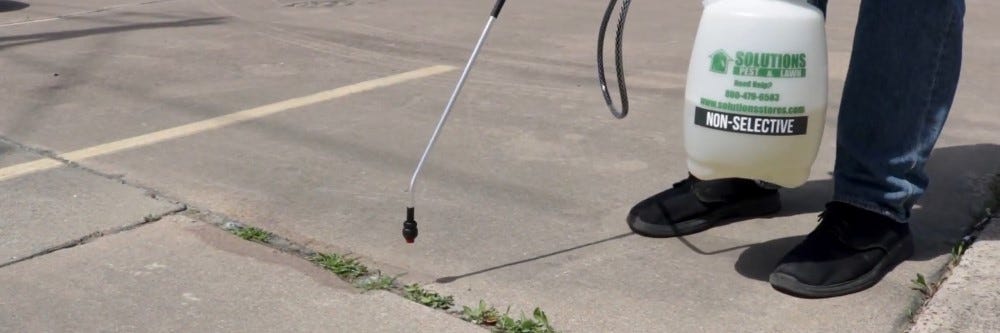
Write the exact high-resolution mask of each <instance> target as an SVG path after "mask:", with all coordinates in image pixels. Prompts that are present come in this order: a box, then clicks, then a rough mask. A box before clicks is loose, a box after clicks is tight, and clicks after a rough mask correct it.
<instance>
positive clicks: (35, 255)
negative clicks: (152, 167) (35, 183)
mask: <svg viewBox="0 0 1000 333" xmlns="http://www.w3.org/2000/svg"><path fill="white" fill-rule="evenodd" d="M185 210H187V207H186V206H184V205H181V206H180V207H177V208H175V209H173V210H170V211H167V212H165V213H162V214H159V215H147V216H146V217H144V218H143V219H142V221H139V222H137V223H132V224H129V225H125V226H122V227H118V228H113V229H108V230H101V231H95V232H93V233H91V234H89V235H86V236H83V237H80V238H77V239H73V240H70V241H67V242H65V243H62V244H59V245H55V246H51V247H48V248H45V249H43V250H41V251H38V252H35V253H32V254H30V255H28V256H25V257H21V258H17V259H15V260H12V261H8V262H3V263H0V268H4V267H7V266H10V265H14V264H17V263H20V262H25V261H28V260H31V259H34V258H38V257H41V256H44V255H47V254H49V253H53V252H57V251H61V250H65V249H69V248H73V247H76V246H79V245H83V244H87V243H90V242H92V241H94V240H97V239H99V238H101V237H104V236H110V235H115V234H119V233H122V232H126V231H129V230H133V229H136V228H138V227H141V226H144V225H147V224H150V223H153V222H156V221H160V220H162V219H163V218H164V217H167V216H170V215H174V214H177V213H180V212H183V211H185Z"/></svg>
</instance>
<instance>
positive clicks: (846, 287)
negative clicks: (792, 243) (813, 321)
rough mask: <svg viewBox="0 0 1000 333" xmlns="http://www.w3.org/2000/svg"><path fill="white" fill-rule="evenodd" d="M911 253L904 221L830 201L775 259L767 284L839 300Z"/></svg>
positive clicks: (872, 281)
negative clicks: (800, 237) (810, 228)
mask: <svg viewBox="0 0 1000 333" xmlns="http://www.w3.org/2000/svg"><path fill="white" fill-rule="evenodd" d="M912 255H913V237H912V236H911V235H910V228H909V225H907V224H906V223H900V222H897V221H895V220H892V219H890V218H888V217H886V216H883V215H880V214H877V213H874V212H870V211H867V210H864V209H861V208H857V207H854V206H852V205H848V204H845V203H839V202H831V203H829V204H827V207H826V211H825V212H823V213H822V214H821V215H820V224H819V226H818V227H816V229H815V230H814V231H813V232H812V233H810V234H809V236H807V237H806V239H805V240H804V241H803V242H802V243H801V244H799V245H798V246H796V247H795V248H794V249H792V251H791V252H789V253H788V254H787V255H786V256H785V258H784V259H782V260H781V262H780V263H779V264H778V266H777V268H775V270H774V272H773V273H771V277H770V282H771V286H773V287H774V288H775V289H777V290H778V291H781V292H784V293H787V294H790V295H793V296H799V297H806V298H822V297H834V296H842V295H847V294H851V293H855V292H858V291H862V290H865V289H867V288H869V287H871V286H874V285H875V284H877V283H878V282H879V281H880V280H881V279H882V278H883V277H884V276H885V275H886V273H888V272H889V271H891V270H892V269H893V268H894V267H896V265H898V264H899V263H901V262H903V261H905V260H906V259H909V258H910V257H911V256H912Z"/></svg>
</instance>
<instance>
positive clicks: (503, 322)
mask: <svg viewBox="0 0 1000 333" xmlns="http://www.w3.org/2000/svg"><path fill="white" fill-rule="evenodd" d="M493 332H496V333H555V332H556V330H555V329H554V328H552V325H550V324H549V318H548V316H546V315H545V312H544V311H542V309H540V308H535V311H534V313H533V316H532V318H525V316H524V314H523V313H522V314H521V318H520V319H514V318H512V317H511V316H509V315H507V314H504V315H503V316H502V317H500V320H499V321H497V325H496V327H494V328H493Z"/></svg>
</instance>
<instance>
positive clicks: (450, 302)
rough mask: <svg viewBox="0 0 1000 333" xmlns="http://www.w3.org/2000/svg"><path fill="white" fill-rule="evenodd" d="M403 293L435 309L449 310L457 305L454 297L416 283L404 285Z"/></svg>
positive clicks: (409, 298) (412, 299)
mask: <svg viewBox="0 0 1000 333" xmlns="http://www.w3.org/2000/svg"><path fill="white" fill-rule="evenodd" d="M403 293H404V296H405V297H406V299H408V300H411V301H414V302H417V303H420V304H423V305H425V306H428V307H431V308H434V309H442V310H447V309H449V308H451V307H452V306H454V305H455V298H454V297H452V296H441V294H438V293H436V292H433V291H430V290H427V289H424V288H422V287H420V285H419V284H416V283H414V284H410V285H406V286H404V287H403Z"/></svg>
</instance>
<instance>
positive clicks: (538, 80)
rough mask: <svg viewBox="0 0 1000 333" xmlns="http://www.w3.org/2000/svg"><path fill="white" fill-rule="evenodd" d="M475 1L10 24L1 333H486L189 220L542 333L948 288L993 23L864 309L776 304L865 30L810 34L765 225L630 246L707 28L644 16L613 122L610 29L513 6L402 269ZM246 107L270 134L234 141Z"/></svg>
mask: <svg viewBox="0 0 1000 333" xmlns="http://www.w3.org/2000/svg"><path fill="white" fill-rule="evenodd" d="M487 2H488V1H467V0H441V1H439V2H435V4H434V5H428V3H427V2H426V1H421V0H371V1H353V0H335V1H292V0H206V1H196V0H166V1H135V2H129V1H127V0H120V1H116V0H84V1H77V2H74V3H73V4H67V3H66V2H64V1H56V0H38V1H31V3H30V6H28V7H25V8H20V9H17V10H12V11H8V12H0V29H2V31H3V35H2V36H0V68H3V77H4V79H3V80H2V81H0V95H2V96H4V103H3V107H2V109H0V135H2V137H3V138H4V142H6V143H7V144H6V145H2V146H0V199H2V200H0V256H2V257H0V266H2V267H0V282H4V283H2V284H0V307H3V308H2V309H0V313H4V314H7V313H10V314H13V315H16V317H0V330H3V331H7V330H9V331H34V330H52V331H89V330H105V329H106V330H112V331H113V330H119V331H168V330H174V331H192V330H195V331H197V330H202V331H205V330H208V331H244V330H249V331H295V330H298V331H331V330H340V329H342V330H344V331H375V332H382V331H412V330H419V331H429V332H432V331H444V332H452V331H463V330H469V329H471V330H480V328H477V327H475V326H472V325H470V324H468V323H465V322H462V321H461V320H460V319H458V318H456V317H455V316H451V315H448V314H445V313H443V312H440V311H429V310H428V309H426V308H423V307H420V306H418V305H416V304H415V303H412V302H409V301H406V300H405V299H403V298H402V297H400V296H398V295H396V294H390V293H377V292H376V293H366V294H359V293H358V292H357V291H356V290H353V289H350V288H348V286H346V285H345V284H344V283H343V282H341V281H339V280H337V279H335V278H333V277H332V276H331V275H330V274H328V273H326V272H323V271H319V270H318V269H317V268H315V267H314V266H312V265H311V264H308V263H307V262H305V261H302V260H301V259H298V258H294V257H292V256H287V255H284V254H281V253H275V252H274V251H275V250H272V249H268V248H266V247H264V246H261V245H259V244H251V243H245V242H243V241H242V240H239V239H238V238H236V237H235V236H231V235H227V234H225V233H223V232H222V231H219V230H216V229H214V228H215V227H214V226H211V224H212V223H208V224H206V223H205V221H203V220H200V218H192V217H190V216H188V215H186V214H188V213H190V212H180V213H178V211H180V210H183V209H185V207H193V208H195V209H197V210H199V211H203V212H208V213H211V214H212V215H213V216H224V217H226V218H228V219H232V220H236V221H239V222H241V223H243V224H246V225H249V226H254V227H259V228H262V229H264V230H268V231H270V232H273V233H275V234H278V235H281V236H282V237H284V238H287V239H289V240H290V241H291V242H294V243H296V244H300V245H302V246H306V247H308V248H310V249H313V250H315V251H322V252H335V253H352V254H355V255H358V256H361V257H362V258H363V260H364V262H365V263H366V264H368V265H369V266H371V267H374V268H378V269H381V270H384V271H386V272H390V273H393V274H396V273H399V274H404V273H405V274H404V275H402V276H401V278H400V282H401V283H420V284H422V285H425V286H428V287H429V288H431V289H433V290H436V291H439V292H441V293H443V294H447V295H453V296H455V298H456V300H457V303H458V304H459V307H460V306H461V305H474V304H477V303H478V302H479V301H480V300H485V301H487V302H489V303H490V304H493V305H495V306H497V307H498V308H500V309H501V311H502V310H504V309H506V308H507V306H510V309H511V313H513V314H518V313H521V312H522V311H523V312H525V313H530V311H531V310H532V309H533V308H535V307H541V308H542V309H544V310H545V311H546V313H547V314H548V315H549V318H550V319H551V320H552V322H553V324H554V325H555V326H556V327H557V328H558V329H560V331H566V332H662V331H665V330H666V331H679V332H719V331H754V332H758V331H773V332H786V331H797V332H811V331H849V332H891V331H898V330H901V329H905V328H907V327H909V325H910V324H909V320H910V319H909V318H908V317H907V312H908V310H909V309H910V307H911V305H912V304H913V303H914V302H915V301H916V300H918V299H919V293H918V292H916V291H914V290H912V289H911V285H912V283H911V280H912V279H913V278H914V277H915V276H916V275H917V274H923V275H927V276H931V275H933V273H934V272H937V271H939V270H940V269H941V267H944V266H945V265H946V264H947V262H948V261H949V260H950V250H951V248H952V246H953V245H954V244H955V243H956V242H957V241H958V240H959V239H960V238H961V237H962V236H964V235H965V233H966V231H967V229H968V227H969V226H970V225H972V224H973V223H974V222H975V220H974V219H973V218H972V215H975V214H979V213H980V211H979V209H980V208H981V203H982V202H984V201H985V200H986V199H987V198H988V194H987V193H986V192H983V191H982V188H983V186H984V184H985V181H986V180H988V179H989V178H990V177H991V175H993V174H994V173H995V172H996V171H997V169H998V167H1000V131H998V130H997V129H998V128H1000V121H998V120H997V117H996V108H995V106H996V105H1000V95H998V94H996V91H995V90H996V89H995V87H996V86H997V84H998V83H1000V82H998V80H997V77H1000V63H998V61H1000V60H998V58H997V57H996V56H995V55H996V54H1000V36H998V35H997V34H996V33H995V32H996V31H997V29H998V28H1000V23H997V22H996V20H995V17H996V16H997V15H998V14H1000V4H998V3H996V2H995V1H986V0H969V1H968V3H969V8H970V11H969V13H968V15H967V23H966V29H967V30H966V31H967V34H966V35H967V41H966V60H965V65H964V66H963V68H964V72H963V76H962V83H961V86H960V88H959V93H958V96H957V99H956V103H955V108H954V110H953V111H952V114H951V115H950V118H949V123H948V126H947V127H946V129H945V130H944V133H943V134H942V136H941V140H940V142H939V145H938V146H937V149H936V150H935V151H934V153H933V156H932V160H931V161H930V162H929V165H928V172H929V173H930V175H931V179H932V186H931V188H930V189H929V190H928V192H927V193H926V195H925V196H924V198H922V200H921V201H920V203H919V207H918V208H917V209H916V210H915V212H914V219H913V221H912V222H913V228H914V231H915V235H916V241H917V243H918V246H919V251H918V253H917V254H916V256H915V257H914V258H913V259H912V260H910V261H908V262H906V263H904V264H902V265H900V266H899V267H898V268H897V269H896V270H895V271H893V272H892V273H891V274H890V275H889V276H888V277H887V278H886V279H885V280H884V281H883V282H882V283H880V284H879V285H877V286H876V287H874V288H872V289H870V290H867V291H864V292H862V293H858V294H855V295H850V296H846V297H840V298H834V299H825V300H803V299H798V298H793V297H789V296H786V295H784V294H781V293H778V292H775V291H774V290H773V289H772V288H771V287H770V285H769V284H768V283H767V281H766V277H767V274H768V273H769V271H770V269H771V268H772V267H773V266H774V264H775V262H776V261H777V260H778V259H779V258H780V257H781V256H782V255H783V254H784V253H785V252H786V251H787V250H788V249H790V248H791V247H792V246H794V245H795V243H796V242H798V241H799V240H801V239H802V237H803V235H804V234H806V233H807V232H809V231H810V230H812V228H813V227H814V226H815V225H816V217H817V214H818V213H819V212H820V211H821V210H822V208H823V203H824V202H825V201H826V200H828V199H829V197H830V194H831V192H832V184H831V177H830V174H829V173H830V172H831V170H832V167H833V164H834V148H835V146H834V143H835V138H834V133H835V129H836V125H837V124H836V115H837V107H838V106H839V105H838V103H837V101H839V98H840V89H839V88H840V86H841V85H842V84H843V79H844V76H845V73H846V68H847V64H848V61H849V55H850V48H851V39H852V37H853V29H854V20H855V13H856V12H857V3H856V2H835V3H832V4H831V7H830V18H829V22H828V31H829V45H830V78H831V81H830V86H831V90H830V101H831V105H830V110H829V114H828V122H827V124H828V127H827V128H826V130H825V133H826V136H825V137H824V141H823V145H822V147H821V150H820V154H819V157H818V159H817V162H816V166H815V168H814V170H813V174H812V175H811V178H810V181H809V182H808V183H807V184H805V185H804V186H802V187H800V188H796V189H789V190H785V191H783V192H782V198H783V199H782V200H783V205H784V209H783V210H782V212H780V213H778V214H775V215H774V216H769V217H766V218H761V219H754V220H749V221H743V222H739V223H732V224H728V225H724V226H720V227H718V228H714V229H712V230H709V231H706V232H704V233H700V234H697V235H692V236H690V237H684V238H677V239H650V238H644V237H640V236H637V235H634V234H632V233H630V232H629V230H628V228H627V227H626V225H625V223H624V218H625V215H626V213H627V211H628V210H629V208H630V207H631V206H632V205H634V204H635V203H636V202H638V201H640V200H642V199H644V198H646V197H647V196H649V195H651V194H653V193H657V192H659V191H661V190H663V188H665V187H667V186H669V185H670V184H671V183H673V182H674V181H676V180H678V179H680V178H682V177H684V176H685V175H686V170H685V166H684V162H683V160H684V150H683V143H682V140H681V139H680V138H681V137H682V126H681V125H682V124H681V119H682V117H681V116H682V115H681V112H679V110H680V108H681V106H682V105H683V91H684V82H685V73H686V70H687V63H688V61H687V60H688V58H689V57H690V49H691V46H692V45H691V44H692V41H693V37H694V29H695V28H696V27H697V23H698V17H699V13H700V10H701V7H700V3H699V2H698V1H661V2H645V3H641V4H640V3H636V4H635V5H634V6H635V7H633V10H634V11H633V13H632V14H630V21H629V28H628V29H629V30H628V31H629V36H628V39H627V42H626V64H627V66H628V68H627V71H628V73H629V79H630V81H629V82H630V88H631V89H632V90H631V93H632V98H633V99H632V107H633V112H632V115H630V117H629V118H628V119H626V120H624V121H618V120H614V119H612V117H611V116H610V115H609V114H608V113H607V111H606V109H605V108H604V102H603V100H602V99H601V97H600V93H599V90H598V89H597V86H596V83H595V74H594V59H593V57H594V53H595V52H594V50H593V47H594V45H595V43H596V39H595V38H596V36H595V33H596V31H597V24H598V23H599V19H600V14H601V13H602V12H603V8H604V6H605V5H606V3H605V2H603V1H585V2H582V1H578V0H547V1H510V2H508V7H507V9H505V15H504V17H503V18H502V19H501V20H500V21H498V22H497V26H496V28H495V30H494V33H493V34H492V37H491V39H490V41H489V43H488V44H487V47H486V49H485V50H484V53H483V54H482V58H481V59H480V62H479V65H478V67H477V68H476V70H475V71H474V72H473V75H472V77H471V78H470V81H469V82H468V86H467V87H466V89H465V91H464V92H463V97H462V99H461V100H460V101H459V104H458V105H457V107H456V109H455V113H454V114H453V116H452V118H451V120H450V123H449V127H448V128H447V129H446V131H445V133H444V136H442V138H441V141H440V142H439V145H438V148H437V150H436V151H435V153H434V155H433V156H432V159H431V160H430V162H429V164H428V166H427V169H426V172H425V174H424V175H425V176H426V178H423V179H422V182H421V183H420V184H419V187H418V195H419V197H418V198H419V201H418V211H417V214H418V215H417V220H418V221H419V222H420V228H421V236H420V238H419V239H418V241H417V243H416V244H414V245H406V244H404V243H403V242H402V240H401V237H400V233H399V232H400V227H401V223H402V221H403V218H404V212H405V211H404V207H405V204H406V202H407V199H408V196H407V194H406V193H403V189H405V188H406V185H407V182H408V180H409V175H410V172H412V168H413V167H414V166H415V164H416V162H417V159H418V158H419V156H420V152H421V151H422V149H423V147H424V144H425V143H426V140H427V139H428V136H429V135H430V131H431V130H432V129H433V127H434V125H435V123H436V122H437V117H438V115H439V114H440V111H441V109H442V107H443V106H444V104H445V103H446V102H447V97H448V95H449V94H450V92H451V89H452V88H453V85H454V83H455V80H456V79H457V77H458V71H456V70H451V71H441V72H434V73H433V74H426V73H429V72H428V68H431V69H433V68H442V67H439V66H442V65H444V66H452V67H460V66H461V65H463V64H464V61H465V59H466V57H467V56H468V52H469V51H470V48H471V46H472V44H473V43H474V42H475V38H476V37H477V36H478V33H479V32H480V31H481V28H482V24H483V23H484V21H485V19H486V14H487V12H488V9H489V8H488V7H489V4H488V3H487ZM414 72H418V73H425V74H421V75H417V76H414V77H412V78H411V79H407V80H395V81H393V80H389V81H392V83H391V84H371V82H382V83H384V82H386V81H385V80H386V78H393V77H397V76H398V75H400V74H402V73H414ZM362 88H364V89H362ZM317 94H318V95H321V96H326V97H323V98H318V99H317V98H315V96H317ZM303 96H312V97H309V98H305V99H303V98H302V97H303ZM304 100H307V101H308V102H303V101H304ZM260 110H265V111H266V110H271V111H274V110H280V112H273V113H266V112H263V113H262V112H257V113H254V112H250V114H256V116H254V117H253V118H247V119H244V121H240V122H226V119H230V120H231V119H232V118H231V116H228V115H232V114H237V113H239V114H241V115H245V114H247V113H243V112H247V111H260ZM227 117H229V118H227ZM220 119H221V120H220ZM192 124H195V125H197V126H191V125H192ZM206 124H208V125H206ZM178 128H180V129H181V130H184V131H178V130H177V129H178ZM164 133H167V134H166V135H165V134H164ZM177 133H181V134H177ZM57 159H63V160H66V159H68V160H69V161H57ZM64 162H70V163H64ZM46 165H48V166H46ZM42 166H44V167H42ZM18 170H20V171H18ZM25 170H28V171H25ZM15 171H17V172H15ZM6 175H10V176H6ZM123 183H124V184H123ZM163 216H166V218H164V219H162V220H160V218H161V217H163ZM192 220H193V222H192ZM209 222H211V221H209ZM984 235H985V236H983V237H982V240H981V241H982V243H980V245H982V246H984V248H985V247H986V246H989V245H988V244H991V243H990V242H989V241H995V239H994V238H995V236H990V235H995V234H984ZM980 245H977V246H980ZM53 251H54V252H53ZM977 251H981V250H977ZM973 255H975V252H970V256H973ZM25 258H30V259H25ZM970 258H973V259H969V260H968V261H966V262H965V264H969V265H972V264H971V263H975V262H977V260H978V259H974V258H976V257H974V256H973V257H970ZM984 260H985V261H986V262H991V260H993V259H983V260H978V261H984ZM162 266H166V267H162ZM979 267H986V266H979ZM956 276H959V275H956ZM960 281H961V279H956V280H950V282H949V283H959V282H960ZM67 282H68V283H67ZM967 285H968V284H965V285H964V286H967ZM953 288H955V289H957V290H962V288H967V287H963V285H958V286H956V287H953ZM946 290H948V288H945V289H943V290H942V293H941V294H940V295H947V293H946ZM941 297H942V298H944V297H947V296H941ZM961 297H962V296H958V297H954V298H956V299H960V298H961ZM931 306H932V308H934V306H935V305H934V302H932V304H931ZM983 307H985V308H986V309H989V307H988V306H985V305H984V306H983ZM931 312H935V313H936V312H940V311H939V310H933V311H931ZM46 318H52V319H46ZM953 322H955V321H948V320H945V321H942V323H943V324H942V326H940V327H942V329H943V330H948V329H951V328H961V326H954V325H957V324H951V323H953ZM415 323H418V324H415ZM989 325H990V324H989V323H986V324H981V325H978V326H975V327H985V328H989V327H992V326H989ZM969 328H970V329H971V328H972V326H970V327H969Z"/></svg>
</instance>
